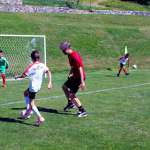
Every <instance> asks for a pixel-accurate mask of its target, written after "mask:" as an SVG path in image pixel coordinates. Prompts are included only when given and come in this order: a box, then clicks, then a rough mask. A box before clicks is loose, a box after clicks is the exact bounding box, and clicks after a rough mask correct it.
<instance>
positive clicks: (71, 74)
mask: <svg viewBox="0 0 150 150" xmlns="http://www.w3.org/2000/svg"><path fill="white" fill-rule="evenodd" d="M72 76H73V71H72V68H71V70H70V72H69V76H68V78H70V77H72Z"/></svg>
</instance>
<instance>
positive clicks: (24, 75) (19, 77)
mask: <svg viewBox="0 0 150 150" xmlns="http://www.w3.org/2000/svg"><path fill="white" fill-rule="evenodd" d="M26 76H27V75H26V74H24V73H23V74H22V75H19V76H15V79H16V80H17V79H20V80H21V79H23V78H25V77H26Z"/></svg>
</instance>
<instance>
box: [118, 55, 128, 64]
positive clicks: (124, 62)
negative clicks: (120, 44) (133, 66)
mask: <svg viewBox="0 0 150 150" xmlns="http://www.w3.org/2000/svg"><path fill="white" fill-rule="evenodd" d="M127 61H128V58H125V57H124V56H123V57H121V58H120V64H123V65H125V64H126V63H127Z"/></svg>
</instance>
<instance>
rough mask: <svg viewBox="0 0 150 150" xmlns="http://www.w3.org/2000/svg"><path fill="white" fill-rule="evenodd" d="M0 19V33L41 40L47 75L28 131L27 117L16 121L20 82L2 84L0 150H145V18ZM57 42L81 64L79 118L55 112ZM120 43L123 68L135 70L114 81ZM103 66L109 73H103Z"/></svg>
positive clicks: (59, 71) (61, 67)
mask: <svg viewBox="0 0 150 150" xmlns="http://www.w3.org/2000/svg"><path fill="white" fill-rule="evenodd" d="M0 17H1V22H0V33H2V34H45V35H46V36H47V65H48V66H49V67H50V68H51V70H52V73H53V89H52V90H51V91H48V90H47V89H46V83H45V82H44V84H43V87H42V90H41V91H40V93H39V94H38V95H37V99H38V100H39V101H38V102H37V103H38V106H39V109H40V110H41V113H42V114H43V116H44V117H45V118H46V122H45V123H44V124H43V125H42V126H41V127H39V128H38V127H35V126H34V122H35V116H34V117H32V118H31V119H29V120H26V121H23V120H20V119H18V117H19V112H20V111H21V110H22V109H23V108H24V100H23V96H22V95H23V91H24V89H25V88H27V85H28V82H27V80H24V81H14V82H8V86H7V88H6V89H3V88H0V93H1V95H0V133H1V134H0V149H2V150H12V149H15V150H68V149H69V150H100V149H104V150H147V149H149V147H150V142H149V141H150V134H149V133H150V126H149V124H150V119H149V113H150V101H149V96H150V94H149V90H150V85H149V84H150V78H149V76H150V72H149V68H150V67H149V62H150V59H149V55H150V51H149V50H150V44H149V39H150V28H149V26H150V17H143V16H118V15H115V16H112V15H109V16H108V15H65V14H10V13H0ZM64 39H69V40H70V41H71V43H72V45H73V48H74V49H77V50H79V52H80V53H81V55H82V56H83V59H84V62H85V67H86V70H87V81H86V84H87V88H86V90H85V91H84V92H80V93H79V97H80V99H81V101H82V102H83V104H84V106H85V107H86V109H87V112H88V113H89V116H88V117H87V118H80V119H79V118H77V117H76V116H75V115H74V114H75V113H76V111H75V110H73V111H71V112H70V113H68V114H67V113H64V112H63V107H64V106H65V104H66V100H65V97H64V95H63V92H62V91H61V85H62V83H63V82H64V81H65V79H66V77H67V72H65V71H66V70H68V67H67V66H66V64H67V59H66V57H64V56H63V55H62V53H61V52H60V51H59V49H58V45H59V43H60V42H61V41H62V40H64ZM125 45H127V46H128V50H129V52H130V55H131V64H134V63H135V64H137V66H138V69H137V71H133V72H131V74H130V75H129V76H128V77H125V76H124V75H122V76H121V77H120V78H117V77H116V72H117V71H116V70H117V68H118V58H119V57H120V55H122V54H123V53H124V46H125ZM87 58H88V59H89V62H88V61H87ZM94 60H96V67H95V65H94ZM65 66H66V67H65ZM108 67H110V68H111V69H112V71H108V70H106V68H108ZM141 69H145V70H143V71H142V70H141ZM146 69H147V71H146Z"/></svg>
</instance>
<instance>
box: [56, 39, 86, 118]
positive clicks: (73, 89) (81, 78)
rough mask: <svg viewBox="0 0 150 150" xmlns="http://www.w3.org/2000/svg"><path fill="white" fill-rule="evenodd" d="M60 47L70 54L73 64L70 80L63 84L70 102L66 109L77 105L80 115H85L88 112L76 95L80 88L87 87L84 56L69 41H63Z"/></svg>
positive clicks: (71, 64) (70, 61)
mask: <svg viewBox="0 0 150 150" xmlns="http://www.w3.org/2000/svg"><path fill="white" fill-rule="evenodd" d="M59 47H60V49H61V50H62V52H63V53H64V54H65V55H68V59H69V64H70V66H71V70H70V73H69V76H68V80H67V81H66V82H65V83H64V84H63V86H62V89H63V91H64V93H65V95H66V97H67V100H68V104H67V106H66V107H65V108H64V111H65V112H67V111H68V110H69V109H71V108H74V107H75V106H76V107H77V108H78V110H79V112H78V117H85V116H87V113H86V111H85V109H84V108H83V106H82V104H81V102H80V100H79V99H78V98H77V97H76V93H77V91H78V90H79V88H81V89H82V90H83V89H84V88H85V78H86V75H85V71H84V64H83V61H82V58H81V56H80V55H79V53H78V52H76V51H74V50H72V49H71V45H70V43H69V42H67V41H65V42H62V43H61V44H60V46H59Z"/></svg>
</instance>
